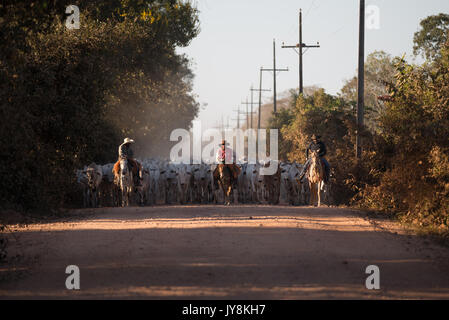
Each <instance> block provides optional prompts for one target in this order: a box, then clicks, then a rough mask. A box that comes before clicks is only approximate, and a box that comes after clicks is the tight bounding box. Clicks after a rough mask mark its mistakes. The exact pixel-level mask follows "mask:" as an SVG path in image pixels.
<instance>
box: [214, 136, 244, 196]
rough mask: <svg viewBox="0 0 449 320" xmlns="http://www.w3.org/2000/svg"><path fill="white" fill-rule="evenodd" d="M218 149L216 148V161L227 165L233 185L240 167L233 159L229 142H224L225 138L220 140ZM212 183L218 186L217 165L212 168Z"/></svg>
mask: <svg viewBox="0 0 449 320" xmlns="http://www.w3.org/2000/svg"><path fill="white" fill-rule="evenodd" d="M219 146H220V149H218V150H217V154H216V157H215V159H216V162H217V163H218V164H223V165H226V166H227V167H229V169H230V170H231V172H232V180H233V184H234V185H235V184H236V183H237V179H238V176H239V174H240V168H239V167H238V166H237V164H235V161H234V158H235V157H234V152H233V151H232V149H231V148H228V146H229V143H227V142H226V140H222V141H221V144H220V145H219ZM213 176H214V184H215V187H216V188H218V179H219V172H218V166H217V168H215V170H214V174H213Z"/></svg>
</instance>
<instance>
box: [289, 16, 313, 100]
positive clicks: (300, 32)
mask: <svg viewBox="0 0 449 320" xmlns="http://www.w3.org/2000/svg"><path fill="white" fill-rule="evenodd" d="M319 47H320V43H319V42H317V44H316V45H306V44H305V43H303V42H302V10H301V9H299V43H298V44H297V45H294V46H286V45H284V43H282V48H291V49H296V48H298V55H299V94H300V95H301V94H302V93H304V81H303V59H302V56H303V54H304V51H303V50H302V49H303V48H319Z"/></svg>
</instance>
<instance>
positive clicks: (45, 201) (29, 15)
mask: <svg viewBox="0 0 449 320" xmlns="http://www.w3.org/2000/svg"><path fill="white" fill-rule="evenodd" d="M77 5H78V6H79V8H80V13H81V28H80V29H78V30H68V29H67V28H66V27H65V25H64V20H65V6H66V2H64V1H58V0H47V1H37V0H36V1H33V0H31V1H30V0H27V1H25V0H16V1H4V2H2V4H0V42H1V43H2V44H7V45H2V46H0V143H1V144H2V148H3V152H4V154H6V155H9V157H2V158H1V159H0V176H1V177H2V179H1V181H0V206H2V207H4V206H5V207H7V206H12V207H14V208H18V209H35V208H42V209H46V208H55V207H60V206H64V205H67V203H68V201H67V200H68V199H69V198H70V197H71V195H72V194H73V192H72V191H73V190H74V188H73V186H75V185H76V183H75V181H74V180H75V179H74V171H75V169H80V168H82V167H83V166H85V165H87V164H89V163H90V162H92V161H95V162H97V163H106V162H113V161H115V160H116V157H117V146H118V145H119V143H121V141H123V138H124V136H128V135H131V136H133V137H134V138H136V140H137V141H138V143H136V147H138V148H137V149H138V150H137V152H136V153H137V155H138V156H141V157H143V156H148V155H149V154H151V152H153V151H154V150H157V151H158V154H163V153H164V152H165V153H166V154H168V150H169V147H170V143H169V141H168V139H169V134H168V133H167V132H170V131H171V130H172V129H174V128H179V127H183V128H188V127H189V126H190V124H191V121H192V120H193V119H194V117H195V116H196V114H197V112H198V103H197V102H196V101H195V97H194V95H193V94H192V79H193V74H192V71H191V70H190V68H189V61H188V59H186V57H185V56H182V55H179V54H177V53H176V47H178V46H186V45H188V44H189V42H190V41H191V39H193V38H194V37H195V36H196V35H197V34H198V32H199V26H198V12H197V11H196V9H195V8H194V7H192V6H191V5H190V3H188V2H184V1H178V0H164V1H155V0H146V1H121V0H103V1H95V2H92V1H87V0H80V1H78V2H77ZM11 156H13V157H14V160H13V161H11V160H10V159H11Z"/></svg>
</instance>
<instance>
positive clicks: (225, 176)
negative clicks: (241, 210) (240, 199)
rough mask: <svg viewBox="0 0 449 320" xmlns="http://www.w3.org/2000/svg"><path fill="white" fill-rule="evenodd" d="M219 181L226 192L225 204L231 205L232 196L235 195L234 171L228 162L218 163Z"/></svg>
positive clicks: (224, 192)
mask: <svg viewBox="0 0 449 320" xmlns="http://www.w3.org/2000/svg"><path fill="white" fill-rule="evenodd" d="M218 183H219V185H220V186H221V189H222V190H223V194H224V204H225V205H226V206H230V205H231V197H232V196H233V189H232V171H231V168H229V166H228V165H226V164H219V165H218Z"/></svg>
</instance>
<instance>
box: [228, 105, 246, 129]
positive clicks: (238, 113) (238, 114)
mask: <svg viewBox="0 0 449 320" xmlns="http://www.w3.org/2000/svg"><path fill="white" fill-rule="evenodd" d="M246 108H247V109H248V107H246ZM234 111H235V112H237V119H232V120H233V121H237V129H240V115H241V114H245V113H244V112H243V113H242V112H240V106H239V107H238V109H237V110H234ZM247 122H248V121H247Z"/></svg>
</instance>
